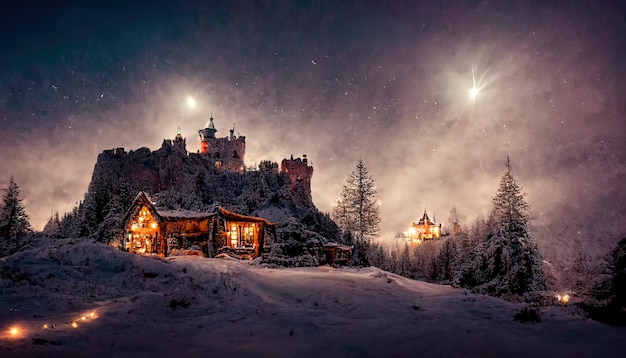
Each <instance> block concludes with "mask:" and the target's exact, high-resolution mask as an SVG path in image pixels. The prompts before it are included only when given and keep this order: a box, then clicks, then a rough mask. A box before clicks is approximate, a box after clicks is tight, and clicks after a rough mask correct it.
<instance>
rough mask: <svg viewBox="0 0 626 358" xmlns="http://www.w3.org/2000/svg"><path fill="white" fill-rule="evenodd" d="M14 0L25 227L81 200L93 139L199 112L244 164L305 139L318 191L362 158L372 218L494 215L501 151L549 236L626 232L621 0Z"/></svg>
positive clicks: (151, 130) (3, 128)
mask: <svg viewBox="0 0 626 358" xmlns="http://www.w3.org/2000/svg"><path fill="white" fill-rule="evenodd" d="M16 3H17V5H11V6H8V5H0V20H1V21H0V27H1V28H0V44H1V45H2V55H1V56H0V69H1V71H0V149H1V151H2V153H3V155H2V159H1V161H0V174H2V175H1V176H0V186H5V185H6V183H8V180H9V176H10V175H13V176H14V177H15V179H16V181H17V182H18V184H19V185H20V187H21V189H22V197H23V198H25V204H26V210H27V213H28V214H29V215H30V217H31V222H32V223H33V225H34V226H35V227H36V228H38V229H41V228H42V227H43V225H44V224H45V222H46V221H47V219H49V217H50V212H51V210H54V211H59V212H60V213H61V214H63V213H64V212H66V211H69V210H71V208H72V207H74V206H75V205H76V203H77V202H78V201H80V200H82V198H83V195H84V193H85V192H86V191H87V186H88V183H89V181H90V179H91V173H92V170H93V166H94V164H95V161H96V158H97V155H98V154H99V153H100V152H101V151H102V150H104V149H110V148H116V147H125V148H126V149H127V150H131V149H138V148H140V147H144V146H145V147H148V148H150V149H152V150H156V149H158V148H159V147H160V145H161V142H162V140H163V139H164V138H173V137H174V136H175V134H176V129H177V127H179V126H180V128H181V130H182V134H183V136H186V137H187V147H188V148H187V149H188V150H189V151H193V152H195V151H196V150H197V148H198V146H199V139H198V136H197V130H198V129H200V128H202V127H204V125H205V123H206V122H207V120H208V118H209V116H210V115H211V113H212V114H213V117H214V118H215V125H216V127H217V129H218V136H226V135H227V133H228V129H230V128H232V126H233V124H234V123H235V126H236V133H239V134H241V135H245V136H246V138H247V150H246V158H245V159H246V163H247V164H248V165H254V164H255V163H258V162H259V161H260V160H262V159H270V160H274V161H280V160H282V158H285V157H289V156H290V155H291V154H293V155H294V156H301V155H302V154H305V153H306V154H307V156H308V157H309V159H310V160H311V161H312V162H313V165H314V168H315V172H314V176H313V184H312V185H313V200H314V202H315V204H316V205H317V207H318V208H319V209H320V210H322V211H330V210H331V208H332V203H333V201H334V200H335V199H336V197H337V196H338V195H339V193H340V191H341V186H342V185H343V183H344V182H345V179H346V177H347V176H348V175H349V173H350V172H351V171H352V170H353V169H354V167H355V164H356V161H357V160H358V159H359V158H361V159H363V160H364V162H365V164H366V166H367V167H368V168H369V169H370V172H371V173H372V175H373V176H374V180H375V181H376V183H377V185H378V189H379V199H380V201H381V215H382V224H383V230H384V232H385V235H384V237H385V238H388V237H393V235H394V234H395V233H397V232H399V231H403V230H406V229H407V228H408V226H409V225H410V223H411V222H412V221H415V220H417V219H418V218H419V217H421V214H422V213H423V210H424V208H427V209H428V211H429V213H430V214H431V216H432V214H433V213H434V214H436V219H437V221H443V222H444V225H445V222H446V220H447V217H448V212H449V211H450V209H451V207H452V206H453V205H456V207H457V209H458V211H459V213H460V214H461V218H462V219H463V222H464V223H465V224H466V225H467V224H471V223H472V221H473V220H474V219H476V218H477V217H479V216H483V217H485V216H487V214H488V209H489V206H490V204H491V198H492V197H493V195H494V194H495V191H496V189H497V186H498V181H499V178H500V176H501V175H502V171H503V169H504V164H505V161H506V155H507V154H508V155H509V156H510V157H511V161H512V165H513V173H514V176H515V177H516V178H517V179H518V180H519V181H520V183H521V184H522V186H523V187H524V190H525V191H526V193H527V200H528V202H529V203H530V205H531V208H532V212H533V215H534V225H535V231H534V232H535V236H536V237H537V240H538V241H539V244H540V247H541V248H542V250H543V253H544V254H550V252H553V251H559V252H571V251H572V250H576V249H577V248H578V247H579V245H581V244H583V245H584V247H585V248H587V249H589V250H590V251H597V252H599V251H603V250H607V249H608V245H609V244H612V243H614V242H616V241H617V240H618V239H619V238H621V237H624V236H626V220H625V218H626V205H625V204H624V203H625V202H626V191H625V190H624V186H623V184H624V182H625V173H626V171H625V169H626V168H625V155H626V120H625V119H626V100H625V98H626V97H625V95H626V6H625V5H623V4H622V3H621V2H620V1H617V0H616V1H568V2H564V1H525V0H524V1H522V0H520V1H487V2H481V1H362V0H361V1H357V0H355V1H323V0H320V1H180V2H179V1H145V2H142V1H127V2H122V1H99V2H91V1H55V2H42V3H43V4H38V5H36V2H35V3H33V2H16ZM52 3H54V5H53V4H52ZM564 3H567V5H564ZM473 80H474V81H475V82H476V86H477V87H479V88H480V91H479V93H478V95H477V97H476V98H475V100H474V101H472V100H471V99H470V96H469V91H470V89H471V88H472V86H473V82H472V81H473ZM189 96H192V97H193V98H195V100H196V101H197V106H196V107H195V108H189V107H188V106H187V103H186V99H187V98H188V97H189Z"/></svg>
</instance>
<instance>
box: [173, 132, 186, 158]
mask: <svg viewBox="0 0 626 358" xmlns="http://www.w3.org/2000/svg"><path fill="white" fill-rule="evenodd" d="M174 147H176V148H178V149H180V150H182V151H183V152H185V153H187V143H186V140H185V138H183V136H182V134H181V133H180V127H178V131H177V132H176V137H175V138H174Z"/></svg>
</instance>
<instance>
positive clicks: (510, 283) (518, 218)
mask: <svg viewBox="0 0 626 358" xmlns="http://www.w3.org/2000/svg"><path fill="white" fill-rule="evenodd" d="M524 196H525V194H524V193H523V192H522V187H521V186H520V185H519V183H518V182H517V180H516V179H515V178H514V177H513V175H512V172H511V162H510V159H509V158H508V156H507V163H506V168H505V171H504V174H503V175H502V178H501V179H500V185H499V187H498V191H497V192H496V195H495V197H494V198H493V207H492V210H491V213H490V217H489V220H488V222H487V225H486V231H485V233H484V234H482V235H484V236H483V238H482V242H480V243H479V244H478V245H477V246H476V247H475V248H474V249H473V250H472V251H471V252H470V253H469V255H468V257H467V260H468V261H469V262H467V265H463V267H462V270H461V272H459V275H458V276H457V277H456V280H455V281H456V283H457V284H459V285H461V286H464V287H468V288H472V289H473V290H474V291H476V292H479V293H484V294H489V295H493V296H505V297H510V296H518V297H521V296H523V295H525V294H527V293H529V292H534V291H542V290H545V289H546V280H545V276H544V274H543V272H542V270H541V256H540V255H539V251H538V249H537V243H536V242H535V240H534V238H533V237H532V235H531V234H530V231H529V230H528V222H529V220H530V219H531V215H530V207H529V206H528V203H526V200H525V199H524Z"/></svg>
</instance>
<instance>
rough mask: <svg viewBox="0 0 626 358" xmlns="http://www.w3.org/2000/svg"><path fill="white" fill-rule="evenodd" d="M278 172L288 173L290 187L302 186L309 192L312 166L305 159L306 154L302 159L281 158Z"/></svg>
mask: <svg viewBox="0 0 626 358" xmlns="http://www.w3.org/2000/svg"><path fill="white" fill-rule="evenodd" d="M280 172H281V173H286V174H287V175H289V181H290V183H291V186H292V187H296V186H298V187H302V188H303V189H304V190H305V191H306V192H308V194H309V195H310V194H311V177H312V176H313V166H312V165H311V164H310V163H309V161H308V160H307V157H306V154H304V155H302V159H300V158H296V159H293V155H292V156H291V159H283V161H282V162H281V163H280Z"/></svg>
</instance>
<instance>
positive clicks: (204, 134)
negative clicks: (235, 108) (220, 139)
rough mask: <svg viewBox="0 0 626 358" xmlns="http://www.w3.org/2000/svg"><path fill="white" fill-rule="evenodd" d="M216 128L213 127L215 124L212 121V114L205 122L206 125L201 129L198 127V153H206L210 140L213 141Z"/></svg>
mask: <svg viewBox="0 0 626 358" xmlns="http://www.w3.org/2000/svg"><path fill="white" fill-rule="evenodd" d="M216 132H217V129H215V124H214V123H213V116H212V115H211V118H210V119H209V121H208V122H207V124H206V127H204V128H203V129H198V134H199V135H200V153H202V154H206V153H207V152H208V151H209V148H210V147H211V143H210V142H212V141H215V133H216Z"/></svg>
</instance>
